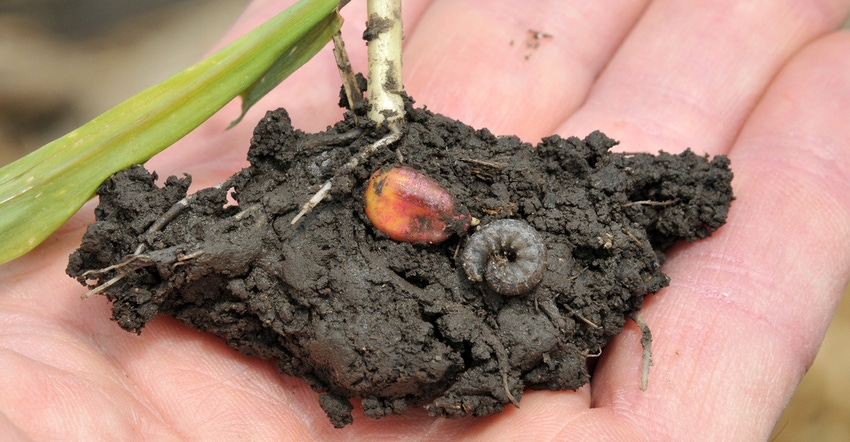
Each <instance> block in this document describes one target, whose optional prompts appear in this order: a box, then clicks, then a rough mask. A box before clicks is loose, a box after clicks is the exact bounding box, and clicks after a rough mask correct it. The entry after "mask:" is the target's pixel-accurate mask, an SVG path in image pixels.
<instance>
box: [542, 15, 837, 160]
mask: <svg viewBox="0 0 850 442" xmlns="http://www.w3.org/2000/svg"><path fill="white" fill-rule="evenodd" d="M847 8H848V5H847V2H846V1H841V0H819V1H815V2H808V3H805V2H803V3H801V2H787V1H786V2H767V3H758V4H756V3H742V2H736V1H734V0H728V1H716V2H701V3H700V2H698V3H693V2H682V1H676V0H664V1H656V2H653V3H652V5H651V6H650V7H649V8H648V9H647V11H646V13H645V14H644V16H643V17H641V19H640V22H639V23H638V25H637V26H636V27H635V29H634V30H633V32H631V33H630V34H629V36H628V38H627V39H626V40H625V42H624V43H623V45H622V46H621V47H620V48H619V49H618V51H617V53H616V54H615V55H614V57H613V59H612V60H611V61H610V63H609V64H608V65H607V66H606V67H605V70H604V72H602V74H601V76H600V78H599V80H598V81H597V82H596V83H595V84H594V85H593V88H592V90H591V91H590V93H589V96H588V100H587V103H586V104H585V105H584V106H583V107H582V108H581V109H580V110H579V111H578V112H577V113H576V114H575V115H573V116H572V117H571V118H570V119H569V121H567V122H566V124H564V125H562V126H561V127H560V128H559V129H558V133H561V134H564V135H572V134H577V135H579V136H584V135H586V134H587V133H589V132H591V131H593V130H595V129H601V130H602V131H603V132H606V133H608V134H609V135H611V136H613V137H614V138H615V139H618V140H620V141H621V142H622V144H621V146H622V148H623V149H625V150H629V151H640V150H649V151H656V150H658V149H663V150H666V151H680V150H683V149H684V148H685V147H688V146H691V147H693V148H694V149H695V150H696V151H698V152H709V153H722V152H725V151H726V150H727V149H728V147H729V145H730V144H731V142H732V140H733V139H734V138H735V136H736V135H737V133H738V131H739V130H740V128H741V125H742V124H743V121H744V119H745V117H746V115H747V114H748V113H749V112H750V110H751V109H752V107H753V106H754V105H755V103H756V101H757V100H758V99H759V97H760V96H761V94H762V93H763V91H764V88H765V87H766V86H767V84H768V82H769V81H770V80H771V78H772V77H773V75H774V74H775V72H776V71H777V70H778V69H779V67H780V66H782V64H783V63H785V61H786V60H787V59H788V57H790V56H791V54H793V53H794V52H795V51H797V50H798V49H799V48H800V47H801V46H802V45H803V44H805V43H806V42H808V41H810V40H812V39H813V38H815V37H816V36H818V35H822V34H823V33H825V32H826V31H828V30H832V29H835V28H837V27H838V26H840V24H841V20H842V18H841V17H843V16H844V14H846V11H847Z"/></svg>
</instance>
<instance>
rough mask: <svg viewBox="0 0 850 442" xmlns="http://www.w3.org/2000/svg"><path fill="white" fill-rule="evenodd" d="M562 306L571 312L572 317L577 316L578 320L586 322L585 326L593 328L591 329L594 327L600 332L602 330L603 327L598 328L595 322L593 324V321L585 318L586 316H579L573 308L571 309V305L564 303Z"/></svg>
mask: <svg viewBox="0 0 850 442" xmlns="http://www.w3.org/2000/svg"><path fill="white" fill-rule="evenodd" d="M561 305H563V306H564V307H566V308H567V310H569V311H570V314H571V315H573V316H575V317H576V318H579V319H580V320H581V322H584V323H585V324H587V325H589V326H591V327H593V328H595V329H597V330H599V329H600V328H602V327H600V326H598V325H596V324H594V323H593V322H591V320H590V319H587V318H585V317H584V316H582V315H580V314H579V313H578V312H577V311H576V310H574V309H573V308H572V307H570V305H569V304H567V303H566V302H564V303H562V304H561Z"/></svg>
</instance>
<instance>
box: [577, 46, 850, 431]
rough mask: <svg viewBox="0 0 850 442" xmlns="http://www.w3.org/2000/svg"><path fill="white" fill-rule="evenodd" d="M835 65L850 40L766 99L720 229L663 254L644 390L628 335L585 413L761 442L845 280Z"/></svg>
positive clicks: (841, 106)
mask: <svg viewBox="0 0 850 442" xmlns="http://www.w3.org/2000/svg"><path fill="white" fill-rule="evenodd" d="M848 53H850V34H848V33H846V32H845V33H841V34H834V35H832V36H829V37H827V38H823V39H822V40H820V41H817V42H815V43H814V44H812V45H811V46H810V47H808V48H807V49H805V50H804V51H803V52H802V53H800V54H799V55H798V56H796V57H795V58H794V59H793V60H792V61H791V62H790V64H789V65H788V66H787V67H786V68H785V69H783V71H782V72H781V73H780V74H779V76H778V77H777V79H776V80H775V82H773V84H772V85H771V86H770V88H769V89H768V90H767V92H766V94H765V96H764V97H763V99H762V100H761V101H760V102H759V103H758V105H757V107H756V108H755V110H754V112H753V114H752V116H751V117H750V118H749V119H748V120H747V122H746V125H745V126H744V127H743V128H742V130H741V133H740V136H739V137H738V139H737V140H736V142H735V144H734V146H733V148H732V150H731V151H730V158H731V160H732V167H733V170H734V172H735V180H734V181H733V185H734V186H735V191H736V195H737V200H736V201H734V202H733V204H732V209H731V211H730V216H729V222H728V224H727V225H726V226H724V227H723V228H721V229H720V230H719V231H718V232H717V234H716V236H715V237H713V238H711V239H709V240H706V241H702V242H699V243H695V244H692V245H687V246H684V247H681V248H679V249H678V250H677V251H676V252H675V253H673V254H672V256H671V259H670V260H669V261H668V262H667V264H665V266H666V267H665V270H666V271H667V272H668V274H669V275H670V277H671V280H672V282H671V285H670V287H669V288H667V289H665V290H664V291H662V293H660V294H659V295H656V296H654V297H650V298H649V299H648V303H647V306H646V308H645V309H644V311H643V312H642V314H643V315H644V318H645V319H646V320H647V322H648V323H649V324H650V327H652V329H653V331H654V335H653V337H654V342H653V350H654V360H655V365H654V367H653V368H652V370H651V372H650V373H651V374H650V387H649V390H648V391H647V392H645V393H641V392H639V391H638V389H637V386H636V385H637V383H638V382H639V374H638V365H639V352H640V346H639V345H638V343H637V341H638V339H639V337H638V335H637V333H636V332H635V331H634V330H632V331H630V332H627V333H625V334H623V335H621V336H620V337H618V338H617V339H615V341H614V343H613V345H614V346H616V347H615V348H616V349H617V351H615V352H614V353H612V354H610V355H609V356H610V357H609V358H608V359H607V360H606V361H605V364H600V367H601V368H600V370H598V371H597V373H596V374H595V378H594V380H593V393H594V401H595V405H597V406H605V405H607V406H618V405H619V406H623V405H626V404H628V406H629V407H631V408H632V409H633V410H635V411H634V412H635V413H636V416H635V417H636V418H638V419H639V420H640V421H645V422H647V423H648V424H647V425H653V424H654V425H658V426H661V428H665V433H666V434H679V435H681V436H684V435H686V434H688V433H687V431H689V430H688V429H689V428H706V426H705V425H700V420H701V419H704V416H711V419H712V425H711V430H712V431H714V432H715V434H716V435H718V436H721V437H717V438H719V439H723V437H722V435H732V434H737V435H741V434H746V435H753V437H759V436H760V437H766V436H767V435H768V434H769V431H770V429H771V427H772V425H773V423H774V422H775V420H776V419H777V418H778V416H779V412H780V409H781V404H783V403H785V401H787V399H788V398H789V397H790V395H791V393H792V391H793V389H794V387H795V386H796V385H797V383H798V382H799V380H800V378H801V377H802V375H803V373H804V372H805V370H806V368H807V367H808V365H809V364H810V363H811V361H812V359H813V358H814V354H815V352H816V351H817V347H818V345H819V344H820V340H821V339H822V337H823V334H824V332H825V329H826V326H827V324H828V322H829V318H830V316H831V314H832V311H833V310H834V308H835V305H836V303H837V301H838V299H839V298H840V296H841V292H842V290H843V286H844V284H846V281H847V279H848V277H849V276H850V262H848V261H850V260H848V257H847V253H846V245H847V244H848V243H850V145H848V143H847V140H848V139H850V125H847V124H846V109H847V104H848V103H850V59H848V57H847V56H846V54H848ZM627 349H628V350H627ZM681 436H680V437H681ZM674 438H675V437H674Z"/></svg>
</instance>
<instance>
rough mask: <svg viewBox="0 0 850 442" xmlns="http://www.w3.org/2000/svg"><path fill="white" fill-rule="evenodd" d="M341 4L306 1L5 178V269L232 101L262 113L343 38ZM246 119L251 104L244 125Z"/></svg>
mask: <svg viewBox="0 0 850 442" xmlns="http://www.w3.org/2000/svg"><path fill="white" fill-rule="evenodd" d="M337 3H338V1H337V0H301V1H300V2H298V3H297V4H295V5H294V6H292V7H290V8H289V9H287V10H286V11H284V12H282V13H280V14H278V15H277V16H275V17H274V18H272V19H271V20H269V21H268V22H266V23H264V24H263V25H261V26H260V27H258V28H256V29H254V30H253V31H251V32H250V33H248V34H246V35H245V36H243V37H242V38H240V39H239V40H237V41H235V42H233V43H231V44H230V45H228V46H227V47H225V48H223V49H221V50H220V51H218V52H216V53H215V54H212V55H211V56H209V57H208V58H206V59H204V60H203V61H201V62H199V63H198V64H196V65H194V66H192V67H190V68H187V69H186V70H184V71H182V72H180V73H178V74H176V75H174V76H173V77H171V78H169V79H167V80H165V81H163V82H162V83H159V84H157V85H155V86H153V87H151V88H149V89H147V90H145V91H142V92H141V93H139V94H137V95H136V96H134V97H132V98H130V99H129V100H127V101H125V102H124V103H121V104H119V105H118V106H116V107H114V108H112V109H110V110H108V111H106V112H105V113H103V114H102V115H100V116H98V117H96V118H94V119H93V120H92V121H90V122H89V123H87V124H85V125H84V126H82V127H80V128H78V129H76V130H74V131H72V132H70V133H69V134H67V135H65V136H63V137H62V138H59V139H57V140H55V141H53V142H51V143H49V144H47V145H45V146H43V147H42V148H40V149H39V150H37V151H35V152H33V153H31V154H29V155H27V156H25V157H23V158H21V159H20V160H18V161H16V162H14V163H12V164H9V165H7V166H6V167H3V168H2V169H0V263H3V262H7V261H9V260H12V259H14V258H16V257H18V256H21V255H23V254H24V253H26V252H28V251H29V250H31V249H32V248H34V247H35V246H36V245H38V244H39V243H41V242H42V241H43V240H44V239H45V238H47V237H48V236H49V235H50V234H51V233H52V232H53V231H55V230H56V229H58V228H59V227H60V226H61V225H62V224H63V223H64V222H65V221H66V220H67V219H68V218H70V217H71V216H72V215H73V214H74V213H76V211H77V210H78V209H79V208H80V207H81V206H82V205H83V204H85V202H86V201H88V200H89V199H90V198H91V197H92V196H93V195H94V193H95V191H96V190H97V188H98V186H99V185H100V184H101V183H102V182H103V181H105V180H106V179H107V178H109V176H111V175H112V174H113V173H115V172H117V171H119V170H121V169H124V168H127V167H129V166H131V165H133V164H141V163H144V162H145V161H147V160H148V159H149V158H150V157H152V156H153V155H155V154H156V153H158V152H160V151H162V150H164V149H165V148H166V147H168V146H170V145H171V144H173V143H174V142H176V141H177V140H179V139H180V138H182V137H183V136H185V135H186V134H188V133H189V132H191V131H192V130H193V129H194V128H195V127H197V126H199V125H200V124H201V123H203V122H204V121H206V120H207V119H208V118H209V117H210V116H212V115H213V114H214V113H215V112H216V111H217V110H218V109H220V108H221V107H223V106H224V105H225V104H227V103H228V102H230V101H231V100H232V99H233V98H234V97H236V96H239V95H244V96H245V97H248V98H246V101H247V99H250V100H252V101H251V102H250V103H249V106H250V105H251V104H255V103H256V101H257V100H259V98H260V97H262V95H264V94H265V93H267V92H268V91H270V90H271V89H272V88H273V87H274V86H275V85H276V84H277V83H274V84H272V81H275V80H276V81H277V82H278V83H279V82H280V81H282V80H283V79H284V78H285V77H286V76H288V75H289V74H291V73H292V72H294V71H295V70H296V69H297V68H298V67H300V66H301V65H302V64H303V63H305V62H306V61H307V60H309V59H310V58H312V56H313V55H315V54H316V53H317V52H318V51H319V50H320V49H321V48H322V47H324V46H325V44H327V42H328V41H329V40H330V38H331V37H332V36H333V34H335V33H336V32H337V31H338V30H339V28H340V26H341V25H342V19H341V17H339V15H338V14H337V13H336V8H337ZM287 55H288V56H287ZM246 110H247V108H246V107H245V102H243V113H242V115H243V116H244V112H245V111H246ZM241 118H242V116H240V119H241Z"/></svg>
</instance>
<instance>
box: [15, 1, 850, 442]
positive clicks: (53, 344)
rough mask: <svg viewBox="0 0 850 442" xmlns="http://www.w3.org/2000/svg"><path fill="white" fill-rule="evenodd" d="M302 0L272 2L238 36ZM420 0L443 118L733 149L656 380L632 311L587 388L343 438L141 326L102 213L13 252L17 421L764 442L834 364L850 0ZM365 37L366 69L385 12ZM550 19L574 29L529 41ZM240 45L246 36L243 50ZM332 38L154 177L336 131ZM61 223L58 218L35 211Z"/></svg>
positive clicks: (291, 436) (423, 37)
mask: <svg viewBox="0 0 850 442" xmlns="http://www.w3.org/2000/svg"><path fill="white" fill-rule="evenodd" d="M288 3H290V2H279V1H271V0H268V1H259V0H258V1H255V2H254V3H253V4H251V6H249V8H248V9H247V10H246V12H245V13H244V14H243V16H242V17H241V18H240V20H239V21H238V23H237V24H236V25H235V27H234V28H233V29H232V30H231V31H230V32H229V33H228V34H227V35H226V37H225V39H224V40H225V41H231V40H232V39H234V38H235V37H236V36H238V35H240V34H242V33H244V32H246V31H247V30H249V29H251V28H253V27H254V26H256V25H257V24H259V23H260V22H262V21H264V20H265V19H267V18H268V17H270V16H272V15H273V14H274V13H276V12H278V11H280V10H282V9H283V8H285V7H286V6H288ZM528 5H529V4H528V3H525V2H517V1H512V2H509V1H500V0H480V1H460V0H443V1H438V0H435V1H431V2H427V1H424V0H423V1H407V2H405V4H404V8H405V9H404V20H405V35H406V38H405V49H404V51H405V52H404V75H405V88H406V90H407V91H408V92H409V93H410V94H411V95H412V96H413V97H414V98H415V99H416V100H417V101H418V104H419V105H427V106H428V108H429V109H431V110H433V111H435V112H439V113H443V114H445V115H448V116H450V117H452V118H457V119H460V120H462V121H464V122H466V123H468V124H471V125H473V126H475V127H484V126H486V127H488V128H490V130H491V131H492V132H493V133H496V134H518V135H519V136H520V137H521V138H522V139H524V140H525V141H530V142H537V141H538V140H539V139H540V137H543V136H547V135H550V134H552V133H558V134H561V135H564V136H569V135H578V136H581V137H583V136H585V135H586V134H588V133H589V132H590V131H592V130H595V129H600V130H602V131H604V132H605V133H606V134H608V135H609V136H611V137H613V138H615V139H618V140H620V141H621V145H620V146H619V148H620V149H622V150H626V151H649V152H655V151H657V150H659V149H663V150H666V151H670V152H677V151H681V150H683V149H684V148H686V147H689V146H690V147H691V148H692V149H694V150H695V151H697V152H706V153H709V154H711V155H715V154H727V155H729V157H730V159H731V161H732V169H733V171H734V173H735V179H734V181H733V187H734V189H735V194H736V197H737V199H736V201H734V202H733V204H732V209H731V211H730V215H729V219H728V224H727V225H726V226H724V227H722V228H721V229H720V230H718V231H717V232H716V233H715V234H714V235H713V236H712V237H711V238H710V239H707V240H704V241H699V242H697V243H694V244H682V245H680V246H677V247H676V248H674V249H673V250H672V251H671V253H670V254H669V256H668V261H667V262H666V263H665V264H664V271H665V272H666V273H667V274H668V275H669V276H670V278H671V284H670V286H669V287H667V288H666V289H664V290H662V291H661V292H659V293H658V294H656V295H654V296H650V297H648V298H647V302H646V304H645V307H644V308H643V310H642V311H641V315H642V317H643V318H644V319H645V320H646V322H647V323H648V324H649V326H650V327H651V328H652V331H653V338H654V342H653V361H654V366H653V367H652V369H651V371H650V379H649V388H648V390H647V391H645V392H642V391H641V390H640V389H639V384H640V354H641V348H640V343H639V338H640V335H639V333H638V331H637V329H636V327H635V326H634V324H632V323H631V322H628V323H627V327H626V330H625V332H624V333H622V334H620V335H619V336H617V337H616V338H615V339H614V340H613V341H612V342H611V343H610V344H609V345H608V346H607V347H606V349H605V351H604V354H603V355H602V357H601V358H600V359H599V361H598V364H597V365H596V368H595V372H594V375H593V379H592V381H591V383H590V384H589V385H585V386H584V387H583V388H581V389H579V390H578V391H577V392H548V391H526V392H525V394H524V395H523V397H522V401H521V404H520V405H521V408H520V409H515V408H513V407H507V408H506V409H505V411H504V412H503V413H502V414H499V415H494V416H489V417H484V418H473V419H461V420H446V419H434V418H431V417H428V416H427V415H426V413H425V412H424V411H423V410H421V409H414V410H411V411H409V412H408V413H407V414H405V415H402V416H390V417H387V418H384V419H381V420H377V421H375V420H371V419H367V418H365V417H363V415H362V413H361V412H359V410H357V409H356V410H355V412H354V413H355V414H354V418H355V423H354V424H353V425H352V426H349V427H347V428H345V429H342V430H335V429H333V427H332V426H331V425H330V424H329V423H328V420H327V418H326V416H325V415H324V413H323V412H322V410H321V409H320V408H319V406H318V403H317V401H316V394H315V393H314V392H312V391H311V390H310V389H309V388H308V387H307V385H306V384H305V383H304V382H303V381H302V380H300V379H295V378H290V377H284V376H281V375H279V374H278V373H277V372H276V371H275V368H274V364H273V363H272V362H269V361H262V360H258V359H254V358H248V357H244V356H242V355H240V354H238V353H237V352H235V351H234V350H232V349H230V348H228V347H227V346H226V345H225V344H224V343H223V342H222V341H221V340H219V339H217V338H215V337H212V336H209V335H205V334H202V333H198V332H195V331H193V330H190V329H188V328H186V327H184V326H182V325H180V324H178V323H176V322H174V321H172V320H171V319H169V318H157V319H155V320H154V321H152V322H151V323H150V324H148V326H147V327H146V328H145V329H144V331H143V332H142V334H141V336H136V335H133V334H130V333H126V332H124V331H122V330H120V329H119V328H118V326H117V325H116V324H115V323H113V322H111V321H110V320H109V319H108V318H109V316H110V306H109V304H108V303H107V302H106V300H105V299H104V298H102V297H93V298H91V299H88V300H80V298H79V295H80V294H81V293H82V292H83V291H84V290H83V288H82V287H81V286H79V285H78V284H77V283H76V282H74V281H73V280H71V279H70V278H68V277H67V276H65V274H64V268H65V266H66V264H67V257H68V254H69V253H70V252H71V251H72V250H73V249H74V248H75V247H76V246H77V245H78V244H79V241H80V238H81V236H82V234H83V232H84V230H85V226H86V225H87V224H89V223H90V222H92V221H93V213H92V212H93V208H94V204H93V203H91V202H90V203H89V204H87V205H86V206H85V207H84V208H83V209H82V210H81V211H80V213H78V214H77V215H76V216H75V217H73V218H72V219H71V220H70V221H69V222H68V223H67V224H66V225H65V226H64V227H63V228H62V229H61V230H60V231H59V232H57V233H56V234H54V235H53V236H52V237H50V238H49V239H48V240H47V241H46V242H45V243H43V244H42V245H40V246H39V247H38V248H37V249H36V250H34V251H33V252H31V253H30V254H28V255H26V256H24V257H23V258H20V259H18V260H15V261H13V262H11V263H7V264H5V265H3V266H2V267H0V434H3V435H5V436H4V438H6V437H9V438H11V439H15V438H16V437H17V438H20V439H26V438H32V439H36V440H50V439H68V438H69V437H70V438H71V439H75V440H134V439H151V440H168V439H197V440H234V439H240V440H241V439H249V440H312V439H316V440H327V439H329V438H334V439H350V440H361V439H364V440H396V439H398V440H447V439H466V440H582V439H589V440H618V441H622V440H655V441H657V440H693V439H694V438H696V439H698V440H764V439H765V438H767V436H768V435H769V433H770V431H771V429H772V427H773V425H774V423H775V421H776V419H777V418H778V417H779V414H780V412H781V410H782V408H783V407H784V405H785V403H786V402H787V401H788V399H789V398H790V396H791V395H792V393H793V390H794V388H795V387H796V385H797V384H798V382H799V381H800V379H801V377H802V376H803V374H804V373H805V371H806V369H807V368H808V366H809V365H810V364H811V362H812V360H813V358H814V356H815V354H816V352H817V349H818V346H819V345H820V342H821V339H822V338H823V335H824V333H825V330H826V327H827V325H828V322H829V320H830V318H831V315H832V313H833V311H834V308H835V306H836V304H837V302H838V299H839V297H840V296H841V293H842V289H843V287H844V286H845V284H846V283H847V281H848V277H850V256H848V253H847V244H850V141H848V140H850V124H847V116H846V114H847V108H848V107H850V57H848V56H847V55H848V54H850V34H848V33H847V32H838V31H836V29H837V28H838V27H839V26H840V24H841V23H842V22H843V20H844V19H845V17H846V15H847V14H848V11H850V2H849V1H838V0H812V1H799V0H798V1H794V0H785V1H774V2H739V1H731V0H727V1H716V2H683V1H676V0H662V1H655V2H651V3H650V2H645V1H637V0H623V1H619V2H615V1H609V2H585V1H573V2H563V1H555V0H553V1H539V2H534V7H529V6H528ZM343 15H344V16H345V17H346V18H347V21H346V24H345V26H344V28H343V29H344V37H345V38H346V41H347V42H348V44H347V46H348V49H349V52H350V56H351V58H352V60H353V63H354V67H355V70H357V71H362V72H365V65H364V63H365V58H366V57H365V45H364V44H362V43H361V41H360V40H359V38H360V35H361V33H362V31H363V28H364V26H365V25H364V21H365V5H364V2H363V1H361V0H354V1H352V3H351V4H349V5H348V6H346V7H345V9H344V11H343ZM529 29H534V30H539V31H542V32H545V33H547V34H550V35H551V36H552V37H551V38H544V39H541V40H539V41H537V43H539V46H538V47H537V48H529V47H528V46H527V45H526V42H527V41H528V39H529V38H531V37H532V35H531V34H530V33H529ZM222 44H223V43H222ZM338 88H339V77H338V74H337V72H336V68H335V66H334V62H333V58H332V56H331V54H330V51H329V50H325V51H323V52H322V53H320V54H319V55H318V56H317V57H316V58H315V59H313V60H312V61H311V62H310V63H309V64H308V65H306V66H305V67H304V68H302V69H301V70H299V71H298V72H296V73H295V74H294V75H293V76H292V77H290V78H289V79H287V80H286V81H285V82H284V84H283V85H282V86H280V87H279V88H277V89H276V90H275V91H273V92H272V93H271V94H270V95H269V96H268V97H266V98H265V99H264V100H263V101H262V102H260V103H259V104H258V105H257V106H255V107H254V109H253V110H251V111H250V113H249V114H248V116H247V117H246V118H245V121H244V122H243V123H242V124H240V125H239V126H237V127H236V128H235V129H233V130H231V131H228V132H224V130H223V129H224V128H225V127H226V126H227V124H228V123H229V122H230V121H231V120H232V119H233V118H235V116H236V115H237V114H238V103H236V102H234V103H231V104H230V105H229V106H228V107H226V108H225V109H224V110H223V111H222V112H220V113H219V114H217V115H216V116H214V117H213V118H212V119H211V120H210V121H208V122H207V123H205V124H204V125H203V126H202V127H200V128H199V129H197V130H196V131H194V132H193V133H192V134H190V135H189V136H187V137H186V138H185V139H183V140H181V142H179V143H178V145H176V146H174V147H173V148H171V149H169V150H168V151H167V152H164V153H163V154H161V155H159V156H157V157H155V158H154V159H152V160H151V161H150V162H149V163H148V168H149V169H151V170H156V171H157V172H158V173H159V175H160V177H164V176H167V175H169V174H178V175H179V174H182V173H184V172H187V173H190V174H192V176H193V177H194V184H193V189H198V188H202V187H207V186H211V185H214V184H216V183H218V182H220V181H222V180H223V179H224V178H226V177H227V176H229V175H230V174H232V173H233V172H235V171H237V170H238V169H239V168H241V167H243V166H245V165H246V163H245V159H244V157H245V152H246V150H247V146H248V142H249V139H250V136H251V129H252V127H251V123H250V122H251V121H257V120H258V119H259V118H260V117H261V116H262V114H263V113H264V112H265V110H266V109H271V108H276V107H279V106H283V107H286V108H287V109H288V110H289V113H290V115H291V116H292V119H293V123H294V124H295V126H296V127H299V128H301V129H303V130H307V131H317V130H322V129H324V128H325V126H326V125H328V124H331V123H333V122H334V121H335V120H336V119H338V118H339V117H340V115H341V112H340V111H339V109H337V108H336V105H335V103H336V102H337V96H338V95H337V94H338V90H339V89H338ZM33 221H34V222H37V219H34V220H33Z"/></svg>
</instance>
